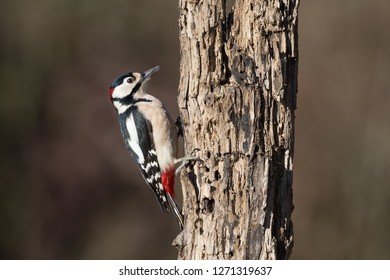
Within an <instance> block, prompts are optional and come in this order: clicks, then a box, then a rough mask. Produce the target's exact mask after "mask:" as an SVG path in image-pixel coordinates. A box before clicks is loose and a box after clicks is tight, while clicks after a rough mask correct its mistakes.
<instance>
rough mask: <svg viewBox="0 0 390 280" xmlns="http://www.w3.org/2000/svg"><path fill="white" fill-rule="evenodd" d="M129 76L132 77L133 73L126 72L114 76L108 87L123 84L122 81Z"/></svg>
mask: <svg viewBox="0 0 390 280" xmlns="http://www.w3.org/2000/svg"><path fill="white" fill-rule="evenodd" d="M129 77H133V78H135V77H134V75H133V73H131V72H130V73H126V74H123V75H122V76H119V77H118V78H116V79H115V80H114V81H112V83H111V86H110V88H116V87H117V86H120V85H121V84H123V81H124V80H125V79H126V78H129Z"/></svg>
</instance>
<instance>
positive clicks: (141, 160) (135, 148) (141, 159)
mask: <svg viewBox="0 0 390 280" xmlns="http://www.w3.org/2000/svg"><path fill="white" fill-rule="evenodd" d="M127 143H129V146H130V148H131V149H132V150H133V151H134V153H135V154H136V155H137V156H138V163H139V164H143V163H144V162H145V158H144V154H143V153H142V150H141V148H140V146H139V145H138V143H136V142H134V141H131V140H130V139H129V141H127Z"/></svg>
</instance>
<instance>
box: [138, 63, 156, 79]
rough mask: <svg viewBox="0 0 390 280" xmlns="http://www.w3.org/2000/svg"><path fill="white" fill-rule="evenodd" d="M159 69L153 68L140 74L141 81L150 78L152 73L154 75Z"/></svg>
mask: <svg viewBox="0 0 390 280" xmlns="http://www.w3.org/2000/svg"><path fill="white" fill-rule="evenodd" d="M159 69H160V66H156V67H153V68H152V69H149V70H146V71H145V72H142V74H141V76H142V80H146V79H147V78H149V77H150V76H152V75H153V74H154V73H156V72H157V71H158V70H159Z"/></svg>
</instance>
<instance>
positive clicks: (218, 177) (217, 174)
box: [214, 170, 221, 181]
mask: <svg viewBox="0 0 390 280" xmlns="http://www.w3.org/2000/svg"><path fill="white" fill-rule="evenodd" d="M214 179H215V180H216V181H218V180H219V179H221V174H219V171H218V170H215V172H214Z"/></svg>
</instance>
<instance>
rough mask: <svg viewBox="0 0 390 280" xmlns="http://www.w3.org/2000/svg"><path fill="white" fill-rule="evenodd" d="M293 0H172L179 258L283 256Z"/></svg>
mask: <svg viewBox="0 0 390 280" xmlns="http://www.w3.org/2000/svg"><path fill="white" fill-rule="evenodd" d="M298 4H299V1H298V0H295V1H294V0H269V1H267V0H252V1H250V0H236V1H234V6H233V8H232V11H231V12H230V13H229V14H227V12H226V0H179V10H180V19H179V28H180V45H181V64H180V85H179V92H180V93H179V100H178V102H179V108H180V113H181V120H182V124H183V127H184V146H185V150H186V151H187V152H189V151H191V150H193V149H194V148H199V149H200V151H199V152H198V155H199V157H200V158H201V159H202V160H203V163H200V162H198V163H195V164H194V165H193V167H189V169H187V170H186V171H182V173H181V182H182V186H183V213H184V219H185V227H184V230H183V231H182V232H181V233H180V235H179V236H178V237H177V238H176V240H175V241H174V245H175V246H176V247H177V248H178V251H179V256H178V257H179V259H287V258H288V257H289V256H290V254H291V250H292V246H293V226H292V222H291V212H292V210H293V203H292V163H293V162H292V161H293V154H294V110H295V108H296V94H297V64H298V43H297V40H298V36H297V12H298Z"/></svg>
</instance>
